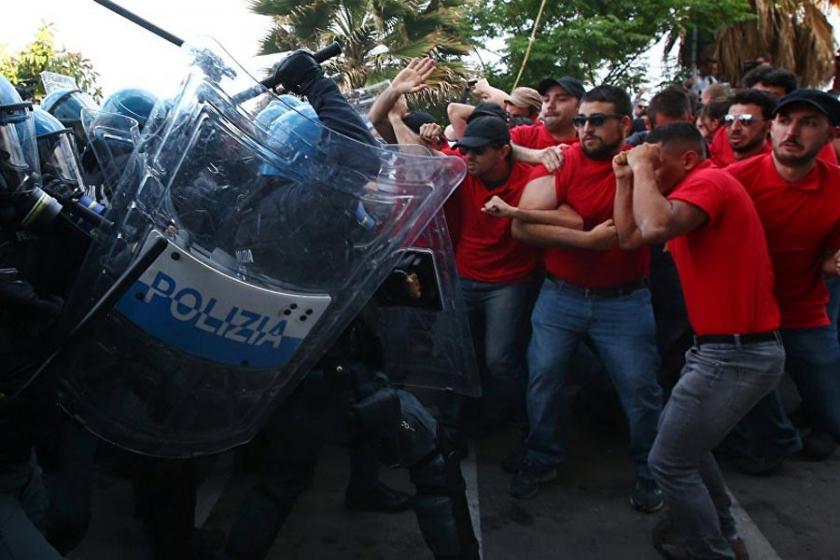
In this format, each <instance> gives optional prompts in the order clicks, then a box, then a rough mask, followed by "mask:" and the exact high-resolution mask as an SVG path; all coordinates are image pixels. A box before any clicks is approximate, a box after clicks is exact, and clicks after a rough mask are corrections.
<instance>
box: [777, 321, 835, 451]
mask: <svg viewBox="0 0 840 560" xmlns="http://www.w3.org/2000/svg"><path fill="white" fill-rule="evenodd" d="M782 339H783V340H784V343H785V352H787V363H786V368H787V371H788V373H789V374H790V376H791V377H792V378H793V381H794V382H795V383H796V387H797V388H798V389H799V395H800V396H801V397H802V405H803V407H804V408H805V410H807V411H808V415H809V416H810V418H811V421H812V424H813V427H814V429H815V430H817V431H821V432H828V433H829V434H831V435H832V436H834V439H835V440H837V441H840V343H838V342H837V331H836V330H835V328H834V327H833V326H827V327H819V328H814V329H787V330H784V331H782Z"/></svg>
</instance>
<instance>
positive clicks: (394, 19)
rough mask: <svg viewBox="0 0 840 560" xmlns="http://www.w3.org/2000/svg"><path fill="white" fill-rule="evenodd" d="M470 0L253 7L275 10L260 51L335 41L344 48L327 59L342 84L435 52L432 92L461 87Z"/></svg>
mask: <svg viewBox="0 0 840 560" xmlns="http://www.w3.org/2000/svg"><path fill="white" fill-rule="evenodd" d="M471 2H472V0H253V1H252V3H251V9H252V11H254V12H255V13H258V14H262V15H267V16H272V18H273V19H274V25H273V26H272V28H271V30H270V31H269V33H268V35H267V36H266V37H265V38H264V39H263V41H262V46H261V54H271V53H276V52H282V51H286V50H293V49H297V48H301V47H305V48H309V49H312V50H315V49H318V48H321V47H323V46H325V45H327V44H328V43H330V42H332V41H334V40H337V41H338V42H339V43H341V45H342V48H343V50H344V54H343V55H342V57H341V59H340V60H339V61H338V62H336V63H333V64H332V65H330V66H329V67H328V68H329V70H330V71H331V72H332V73H334V74H337V75H338V77H339V83H340V85H341V86H342V87H343V88H345V89H356V88H360V87H363V86H365V85H366V84H371V83H376V82H378V81H381V80H383V79H386V78H390V77H392V76H393V75H395V74H396V73H397V72H398V71H399V70H400V69H401V68H402V67H403V66H404V65H405V63H406V62H407V61H408V60H409V59H411V58H413V57H418V56H431V57H433V58H434V59H435V60H436V61H437V68H438V70H437V71H436V73H435V74H434V75H433V76H432V78H431V80H430V85H431V86H432V87H431V88H430V90H427V91H430V92H431V96H432V98H434V97H439V96H441V95H446V94H449V93H450V92H451V91H452V90H456V89H460V88H461V86H462V84H463V80H464V77H465V76H466V74H467V69H466V66H465V65H464V63H463V62H461V59H462V57H464V56H465V55H467V54H468V53H469V52H470V50H471V45H470V43H469V39H468V38H469V37H470V36H471V34H472V30H471V27H470V26H469V22H468V20H467V18H466V17H465V15H466V14H465V10H464V6H465V5H466V4H469V3H471Z"/></svg>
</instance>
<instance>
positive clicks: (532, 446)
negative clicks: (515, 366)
mask: <svg viewBox="0 0 840 560" xmlns="http://www.w3.org/2000/svg"><path fill="white" fill-rule="evenodd" d="M531 324H532V327H533V333H532V335H531V344H530V346H529V348H528V393H527V406H528V420H529V423H530V433H529V434H528V441H527V446H528V462H530V463H532V464H536V465H556V464H558V463H561V462H563V460H564V459H565V456H566V445H565V442H564V441H563V438H562V437H561V434H560V431H559V429H558V424H559V422H560V418H561V416H563V384H564V379H565V376H566V373H567V372H568V371H569V369H570V367H571V363H572V357H573V354H574V352H575V351H576V350H577V349H578V347H579V345H580V342H581V341H582V340H584V339H585V338H587V337H588V339H589V340H590V341H591V343H592V348H593V350H594V351H595V353H596V354H597V355H598V357H599V358H600V359H601V361H602V362H603V364H604V367H605V368H606V370H607V372H608V373H609V375H610V378H611V379H612V381H613V383H614V384H615V387H616V390H617V392H618V396H619V399H620V400H621V404H622V407H623V408H624V413H625V414H626V415H627V420H628V423H629V425H630V455H631V456H632V458H633V462H634V464H635V471H636V476H638V477H640V478H650V476H651V475H650V471H649V469H648V464H647V460H648V452H649V451H650V446H651V445H652V444H653V440H654V438H655V437H656V424H657V421H658V420H659V411H660V409H661V407H662V391H661V389H660V388H659V385H658V384H657V382H656V371H657V369H658V368H659V355H658V354H657V351H656V337H655V326H654V321H653V311H652V309H651V304H650V292H649V291H648V290H647V289H638V290H635V291H634V292H632V293H630V294H628V295H625V296H621V297H597V296H587V295H584V294H582V293H580V292H579V291H577V290H576V289H575V288H573V287H571V286H569V285H568V284H565V283H563V282H562V281H559V280H555V279H551V278H548V279H546V280H545V282H544V283H543V286H542V289H541V290H540V295H539V297H538V298H537V303H536V305H535V307H534V312H533V315H532V317H531Z"/></svg>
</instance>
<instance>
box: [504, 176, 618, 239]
mask: <svg viewBox="0 0 840 560" xmlns="http://www.w3.org/2000/svg"><path fill="white" fill-rule="evenodd" d="M558 206H559V204H558V201H557V192H556V191H555V188H554V177H553V176H550V175H549V176H546V177H540V178H539V179H535V180H533V181H531V182H530V183H528V185H527V186H526V187H525V192H524V193H523V194H522V199H521V200H520V202H519V208H520V209H521V210H523V211H524V212H526V213H527V212H533V213H532V214H530V216H531V217H532V218H537V217H542V221H540V222H526V221H522V220H518V219H514V220H513V222H512V224H511V234H512V235H513V237H514V238H515V239H518V240H520V241H522V242H524V243H528V244H529V245H535V246H537V247H571V248H578V249H599V248H609V247H606V245H607V244H608V243H611V244H612V245H614V244H615V226H613V225H612V220H609V223H607V222H605V223H604V224H601V225H599V226H597V227H596V228H593V229H592V230H591V231H582V230H581V229H574V228H571V227H565V226H562V225H555V224H554V223H552V222H553V219H552V218H548V219H546V215H545V214H542V215H540V214H539V212H540V211H542V212H550V213H555V214H556V213H558ZM561 212H565V210H563V211H561ZM525 215H529V214H525ZM558 221H559V220H558ZM610 229H611V230H612V231H610ZM610 239H611V241H610Z"/></svg>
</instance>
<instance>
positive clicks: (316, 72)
mask: <svg viewBox="0 0 840 560" xmlns="http://www.w3.org/2000/svg"><path fill="white" fill-rule="evenodd" d="M323 75H324V71H323V70H321V65H320V64H318V61H317V60H315V57H313V56H312V53H310V52H308V51H304V50H298V51H295V52H293V53H292V54H290V55H289V56H287V57H286V58H284V59H283V60H282V61H280V62H279V63H278V64H277V66H276V67H275V68H274V77H275V78H276V79H278V80H279V81H280V84H281V85H282V86H283V87H284V88H286V89H287V90H289V91H291V92H292V93H296V94H298V95H306V92H307V91H309V88H310V87H312V84H314V83H315V82H316V81H317V80H319V79H320V78H321V77H322V76H323Z"/></svg>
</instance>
